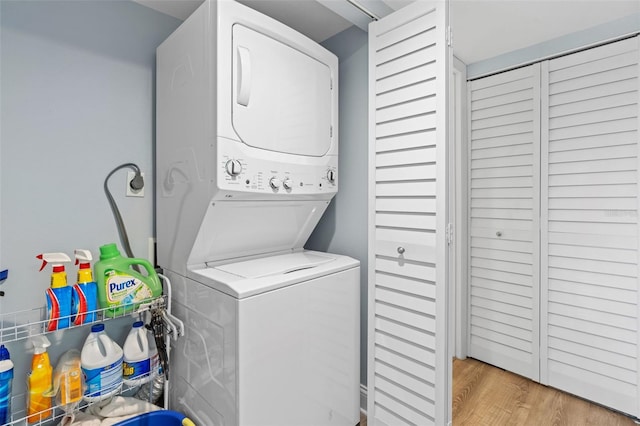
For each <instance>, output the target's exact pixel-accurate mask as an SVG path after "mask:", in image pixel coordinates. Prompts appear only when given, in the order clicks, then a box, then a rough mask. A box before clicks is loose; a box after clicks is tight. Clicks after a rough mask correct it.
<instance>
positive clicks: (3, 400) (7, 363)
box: [0, 345, 13, 424]
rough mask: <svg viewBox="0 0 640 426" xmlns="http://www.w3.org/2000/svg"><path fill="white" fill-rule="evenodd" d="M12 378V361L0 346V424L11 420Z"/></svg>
mask: <svg viewBox="0 0 640 426" xmlns="http://www.w3.org/2000/svg"><path fill="white" fill-rule="evenodd" d="M12 380H13V362H12V361H11V357H10V355H9V351H8V350H7V348H5V347H4V345H1V346H0V424H5V423H9V422H10V421H11V382H12Z"/></svg>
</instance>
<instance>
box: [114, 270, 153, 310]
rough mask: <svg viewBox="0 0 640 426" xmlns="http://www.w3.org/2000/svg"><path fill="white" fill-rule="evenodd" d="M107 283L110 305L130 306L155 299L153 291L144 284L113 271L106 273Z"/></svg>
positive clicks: (127, 275) (129, 276)
mask: <svg viewBox="0 0 640 426" xmlns="http://www.w3.org/2000/svg"><path fill="white" fill-rule="evenodd" d="M105 283H106V290H107V301H108V303H109V304H121V305H129V304H132V303H140V302H142V301H144V300H145V299H150V298H152V297H153V293H152V291H151V289H150V288H149V286H147V285H146V284H145V283H144V282H142V281H140V280H139V279H138V278H135V277H132V276H131V275H129V274H124V273H120V272H118V271H115V270H113V269H108V270H107V271H105Z"/></svg>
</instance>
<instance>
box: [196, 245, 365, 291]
mask: <svg viewBox="0 0 640 426" xmlns="http://www.w3.org/2000/svg"><path fill="white" fill-rule="evenodd" d="M312 264H315V265H314V266H313V267H309V266H310V265H312ZM356 266H358V261H357V260H354V259H351V258H350V257H346V256H338V255H335V254H328V253H319V252H314V251H301V252H295V253H283V254H279V255H270V256H265V257H257V258H254V259H251V260H237V259H236V260H234V261H231V262H228V263H219V264H210V265H208V266H203V267H202V268H194V269H190V270H189V271H188V275H187V276H188V277H189V278H191V279H193V280H196V281H198V282H200V283H202V284H204V285H206V286H209V287H211V288H214V289H216V290H218V291H220V292H223V293H226V294H228V295H229V296H232V297H234V298H236V299H245V298H247V297H251V296H255V295H257V294H261V293H264V292H267V291H272V290H277V289H280V288H284V287H288V286H292V285H295V284H297V283H299V282H300V281H305V280H312V279H314V278H318V277H321V276H324V275H327V274H331V273H335V272H337V271H344V270H347V269H351V268H354V267H356ZM241 270H242V271H244V272H240V271H241ZM278 270H279V271H280V273H277V272H276V271H278ZM262 272H264V273H262ZM270 272H271V273H270ZM251 275H258V276H251Z"/></svg>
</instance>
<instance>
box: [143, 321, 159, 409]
mask: <svg viewBox="0 0 640 426" xmlns="http://www.w3.org/2000/svg"><path fill="white" fill-rule="evenodd" d="M147 340H148V341H149V359H150V360H151V377H152V378H153V380H152V382H151V383H149V384H146V385H144V386H141V387H140V389H139V390H138V392H137V393H136V398H138V399H141V400H143V401H149V402H151V403H153V404H157V402H158V400H159V399H160V398H161V397H162V394H163V393H164V371H163V370H162V365H161V364H160V356H159V355H158V348H157V347H156V339H155V337H154V336H153V333H151V331H148V332H147Z"/></svg>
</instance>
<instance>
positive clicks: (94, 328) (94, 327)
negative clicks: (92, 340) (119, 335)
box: [91, 324, 104, 333]
mask: <svg viewBox="0 0 640 426" xmlns="http://www.w3.org/2000/svg"><path fill="white" fill-rule="evenodd" d="M101 331H104V324H94V325H92V326H91V332H92V333H100V332H101Z"/></svg>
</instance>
